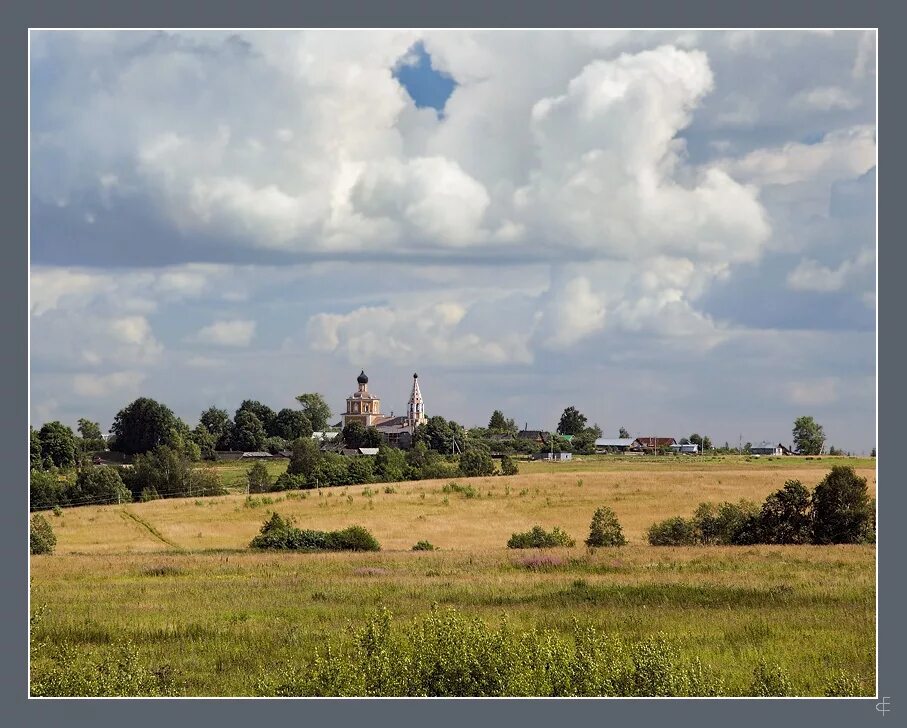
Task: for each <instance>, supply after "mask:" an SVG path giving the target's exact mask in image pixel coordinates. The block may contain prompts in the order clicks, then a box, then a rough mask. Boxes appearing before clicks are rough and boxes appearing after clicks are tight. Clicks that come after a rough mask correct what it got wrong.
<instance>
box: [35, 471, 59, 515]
mask: <svg viewBox="0 0 907 728" xmlns="http://www.w3.org/2000/svg"><path fill="white" fill-rule="evenodd" d="M28 485H29V508H30V509H31V510H33V511H45V510H48V509H49V508H53V507H54V506H56V505H59V504H62V505H66V501H65V498H64V491H65V489H66V487H67V482H66V480H65V479H64V478H62V477H61V476H60V473H59V471H58V470H57V469H56V468H51V469H50V470H32V471H31V472H30V473H29V479H28Z"/></svg>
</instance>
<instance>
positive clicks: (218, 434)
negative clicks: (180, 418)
mask: <svg viewBox="0 0 907 728" xmlns="http://www.w3.org/2000/svg"><path fill="white" fill-rule="evenodd" d="M199 423H200V424H201V426H202V427H204V428H205V429H206V430H207V431H208V432H209V433H210V434H212V435H214V440H215V442H217V441H219V440H220V439H221V438H222V437H223V436H224V435H225V434H226V433H227V432H228V430H229V429H230V425H231V424H232V422H230V415H229V414H228V413H227V410H223V409H218V408H217V407H215V406H214V405H211V406H210V407H209V408H208V409H206V410H205V411H204V412H202V414H201V417H199Z"/></svg>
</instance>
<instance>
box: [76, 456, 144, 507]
mask: <svg viewBox="0 0 907 728" xmlns="http://www.w3.org/2000/svg"><path fill="white" fill-rule="evenodd" d="M67 498H68V500H69V501H70V502H71V503H72V504H74V505H76V504H86V503H123V502H125V503H128V502H129V501H131V500H132V493H130V492H129V489H128V488H127V487H126V485H125V484H124V483H123V479H122V478H121V477H120V471H119V468H114V467H112V466H110V465H104V466H100V467H94V466H89V467H84V468H82V469H81V470H80V471H79V474H78V475H77V476H76V482H75V484H74V485H73V486H72V487H71V488H70V489H69V490H68V492H67Z"/></svg>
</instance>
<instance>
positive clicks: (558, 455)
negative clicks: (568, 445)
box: [532, 452, 573, 462]
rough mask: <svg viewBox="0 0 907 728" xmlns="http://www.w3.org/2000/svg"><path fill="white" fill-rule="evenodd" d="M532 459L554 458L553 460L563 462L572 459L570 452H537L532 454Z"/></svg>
mask: <svg viewBox="0 0 907 728" xmlns="http://www.w3.org/2000/svg"><path fill="white" fill-rule="evenodd" d="M532 459H533V460H554V461H555V462H565V461H567V460H573V453H572V452H553V453H552V452H537V453H536V454H535V455H533V456H532Z"/></svg>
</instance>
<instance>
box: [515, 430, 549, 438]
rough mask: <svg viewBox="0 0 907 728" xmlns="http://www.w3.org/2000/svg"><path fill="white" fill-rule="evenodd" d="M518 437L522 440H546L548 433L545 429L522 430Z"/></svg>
mask: <svg viewBox="0 0 907 728" xmlns="http://www.w3.org/2000/svg"><path fill="white" fill-rule="evenodd" d="M517 437H519V438H520V439H522V440H535V439H536V438H541V439H542V440H544V439H545V438H546V437H548V433H547V432H545V431H544V430H520V431H519V433H518V434H517Z"/></svg>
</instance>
